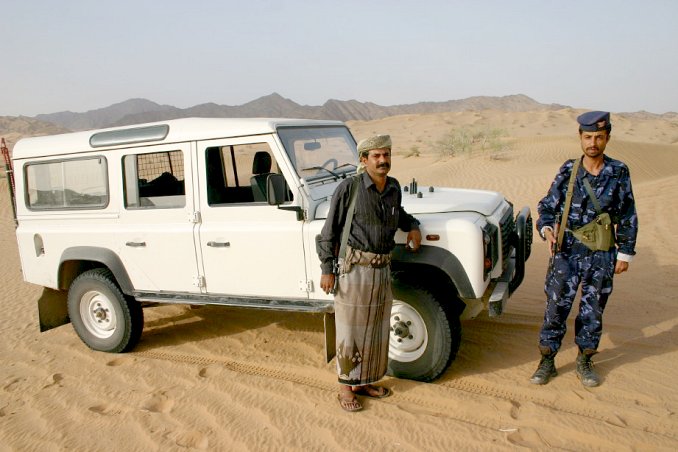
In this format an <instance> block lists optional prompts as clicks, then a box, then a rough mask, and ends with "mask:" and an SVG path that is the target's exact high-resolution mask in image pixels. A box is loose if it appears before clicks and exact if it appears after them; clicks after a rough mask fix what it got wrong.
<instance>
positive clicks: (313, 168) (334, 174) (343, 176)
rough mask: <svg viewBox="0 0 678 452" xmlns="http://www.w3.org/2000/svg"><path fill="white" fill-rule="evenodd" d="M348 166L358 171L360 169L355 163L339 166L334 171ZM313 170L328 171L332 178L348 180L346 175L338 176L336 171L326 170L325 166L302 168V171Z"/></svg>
mask: <svg viewBox="0 0 678 452" xmlns="http://www.w3.org/2000/svg"><path fill="white" fill-rule="evenodd" d="M347 166H352V167H354V168H356V169H357V168H358V167H357V166H356V165H354V164H353V163H343V164H341V165H339V166H337V167H336V168H334V171H336V170H338V169H339V168H345V167H347ZM312 170H316V171H321V170H324V171H327V172H328V173H330V174H331V175H332V176H334V177H336V178H337V179H346V173H341V174H337V173H335V172H334V171H332V170H329V169H327V168H325V167H324V166H309V167H308V168H302V169H301V171H312Z"/></svg>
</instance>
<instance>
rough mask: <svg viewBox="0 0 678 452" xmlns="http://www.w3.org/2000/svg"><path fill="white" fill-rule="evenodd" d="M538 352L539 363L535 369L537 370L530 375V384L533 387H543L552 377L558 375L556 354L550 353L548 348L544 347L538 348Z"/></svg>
mask: <svg viewBox="0 0 678 452" xmlns="http://www.w3.org/2000/svg"><path fill="white" fill-rule="evenodd" d="M539 351H541V361H539V367H537V370H536V371H535V372H534V374H532V377H531V378H530V383H532V384H535V385H545V384H546V383H548V382H549V380H550V379H551V378H552V377H555V376H556V375H558V372H557V371H556V363H555V358H556V353H557V352H554V351H552V350H551V349H550V348H544V347H539Z"/></svg>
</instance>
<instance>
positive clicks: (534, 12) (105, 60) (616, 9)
mask: <svg viewBox="0 0 678 452" xmlns="http://www.w3.org/2000/svg"><path fill="white" fill-rule="evenodd" d="M0 2H1V4H2V7H1V8H0V12H1V13H2V15H1V16H0V18H1V20H2V21H1V22H0V23H1V25H0V57H1V58H2V60H1V61H0V64H1V66H0V67H1V69H0V86H1V88H0V89H1V91H0V92H1V93H2V94H1V95H0V115H2V116H18V115H26V116H34V115H36V114H39V113H54V112H58V111H66V110H70V111H74V112H84V111H87V110H92V109H97V108H102V107H106V106H109V105H111V104H114V103H117V102H122V101H124V100H127V99H131V98H136V97H141V98H146V99H149V100H152V101H154V102H157V103H160V104H168V105H173V106H176V107H180V108H185V107H190V106H193V105H197V104H201V103H206V102H214V103H217V104H224V105H241V104H243V103H246V102H249V101H251V100H254V99H256V98H258V97H261V96H264V95H268V94H271V93H273V92H277V93H279V94H281V95H282V96H284V97H286V98H289V99H291V100H293V101H295V102H297V103H299V104H304V105H322V104H323V103H325V101H327V100H328V99H340V100H350V99H356V100H359V101H361V102H374V103H377V104H380V105H396V104H409V103H415V102H420V101H445V100H451V99H463V98H466V97H470V96H482V95H485V96H504V95H509V94H526V95H528V96H530V97H532V98H534V99H535V100H537V101H539V102H543V103H559V104H564V105H570V106H573V107H577V108H592V109H601V110H610V111H613V112H626V111H637V110H647V111H650V112H653V113H664V112H667V111H678V1H675V0H644V1H640V0H618V1H612V0H590V1H580V0H534V1H532V0H494V1H492V0H488V1H483V0H468V1H461V0H440V1H438V0H435V1H427V0H418V1H404V0H390V1H386V0H377V1H369V0H363V1H359V0H355V1H354V0H344V1H336V0H335V1H324V0H306V1H301V0H294V1H292V0H290V1H285V0H276V1H273V0H271V1H268V0H241V1H234V0H204V1H203V0H192V1H188V0H186V1H174V0H164V1H150V0H148V1H146V0H118V1H96V0H55V1H47V0H43V1H36V0H0Z"/></svg>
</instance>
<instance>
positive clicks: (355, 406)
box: [337, 386, 363, 412]
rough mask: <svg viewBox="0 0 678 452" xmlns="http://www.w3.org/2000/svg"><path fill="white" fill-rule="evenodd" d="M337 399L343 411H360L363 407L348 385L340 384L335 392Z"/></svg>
mask: <svg viewBox="0 0 678 452" xmlns="http://www.w3.org/2000/svg"><path fill="white" fill-rule="evenodd" d="M337 400H339V405H341V408H343V409H344V411H349V412H353V411H360V410H362V409H363V406H362V405H361V404H360V402H359V401H358V398H357V397H356V395H355V394H354V393H353V391H352V390H351V387H350V386H342V388H341V389H340V390H339V394H337Z"/></svg>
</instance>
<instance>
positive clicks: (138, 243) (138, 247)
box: [119, 143, 200, 293]
mask: <svg viewBox="0 0 678 452" xmlns="http://www.w3.org/2000/svg"><path fill="white" fill-rule="evenodd" d="M190 157H191V145H190V144H189V143H180V144H171V145H160V146H150V147H140V148H134V149H131V150H130V152H124V153H123V155H122V159H121V164H122V174H123V191H124V196H123V204H124V205H123V209H121V213H120V223H121V229H120V237H119V239H120V243H121V249H120V254H121V257H122V259H123V262H124V263H125V266H126V267H127V272H128V274H129V276H130V278H131V280H132V283H133V284H134V287H135V289H136V290H137V291H150V292H158V291H165V292H198V293H199V292H200V287H199V284H198V282H199V279H198V275H199V272H198V262H197V255H196V248H195V243H194V228H195V227H196V223H194V222H193V213H194V203H193V195H192V190H191V189H190V187H191V184H192V180H191V179H192V175H191V164H190Z"/></svg>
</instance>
